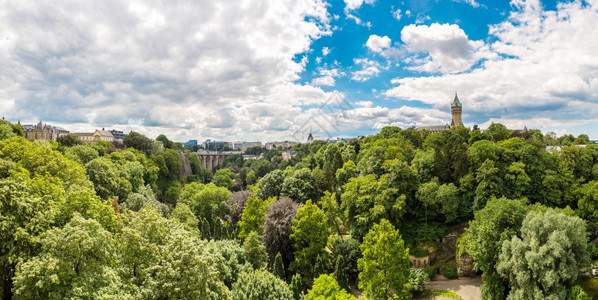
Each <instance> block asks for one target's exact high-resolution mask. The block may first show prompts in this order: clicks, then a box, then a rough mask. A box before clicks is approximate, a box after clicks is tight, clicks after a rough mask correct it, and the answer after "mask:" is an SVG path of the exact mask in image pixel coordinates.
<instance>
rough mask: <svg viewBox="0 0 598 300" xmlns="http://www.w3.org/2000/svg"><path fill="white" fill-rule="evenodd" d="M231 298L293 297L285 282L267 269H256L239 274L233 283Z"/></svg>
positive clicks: (245, 299)
mask: <svg viewBox="0 0 598 300" xmlns="http://www.w3.org/2000/svg"><path fill="white" fill-rule="evenodd" d="M232 293H233V297H232V299H233V300H281V299H293V293H292V292H291V290H290V289H289V286H288V285H287V283H286V282H284V281H282V280H281V279H280V278H278V277H276V276H274V275H273V274H272V273H270V272H267V271H261V270H256V271H253V272H249V273H243V274H241V276H240V278H239V280H238V281H237V282H236V283H235V284H234V285H233V290H232Z"/></svg>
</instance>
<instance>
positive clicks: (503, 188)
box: [0, 121, 598, 300]
mask: <svg viewBox="0 0 598 300" xmlns="http://www.w3.org/2000/svg"><path fill="white" fill-rule="evenodd" d="M0 122H1V123H0V281H1V284H0V294H1V295H3V296H2V297H3V299H12V298H14V299H277V300H279V299H355V296H354V295H359V294H362V295H363V297H365V298H366V299H409V298H411V297H413V296H415V295H421V294H422V293H423V292H424V284H425V283H426V282H428V280H429V279H430V277H431V276H433V275H434V274H435V273H438V272H440V273H442V274H444V276H446V277H447V278H455V277H456V276H457V273H456V269H457V262H456V260H455V257H458V256H463V255H467V256H469V257H471V259H472V260H473V267H474V270H475V272H477V273H478V274H480V275H481V276H482V279H483V285H482V288H481V289H482V296H483V298H484V299H505V298H507V299H591V298H590V296H589V295H588V294H587V293H586V292H585V291H584V290H583V289H582V288H581V287H580V285H579V284H580V280H581V279H582V278H583V276H584V274H585V271H584V270H586V269H587V268H588V267H590V265H591V262H592V260H594V259H597V258H598V248H597V247H596V246H595V244H593V243H592V242H591V241H594V240H596V238H597V234H598V230H597V228H598V227H597V226H596V224H597V222H598V144H594V143H593V142H591V141H589V139H588V136H586V135H580V136H578V137H574V136H572V135H564V136H561V137H558V138H557V137H556V136H555V134H554V133H548V134H542V133H541V132H540V131H539V130H529V131H512V130H509V129H507V128H506V127H505V126H504V125H502V124H499V123H494V124H492V125H491V126H490V127H489V128H488V129H486V130H483V131H482V130H479V129H478V128H477V126H476V127H474V128H473V129H472V130H471V129H468V128H465V127H462V126H460V127H455V128H452V129H450V130H445V131H442V132H440V133H435V134H430V133H429V132H427V131H426V130H417V129H415V128H408V129H404V130H403V129H400V128H397V127H385V128H383V129H382V130H381V131H380V132H379V133H378V134H376V135H371V136H368V137H365V138H363V139H352V140H350V141H349V142H348V143H343V142H339V143H326V142H323V141H315V142H313V143H311V144H301V145H297V146H294V147H293V148H292V149H271V150H266V149H265V148H260V147H255V148H250V149H248V150H247V152H246V153H247V154H253V155H257V156H258V157H259V158H258V159H248V160H244V159H243V156H242V155H232V156H230V157H228V158H227V159H226V161H225V163H224V166H223V167H222V168H220V169H218V170H215V171H212V170H202V169H201V163H200V160H199V157H198V156H197V154H196V153H194V152H191V151H189V150H187V149H184V148H183V147H182V146H181V144H180V143H176V142H173V141H171V140H169V139H168V138H167V137H166V136H164V135H160V136H158V137H157V138H156V140H155V141H154V140H152V139H150V138H148V137H145V136H143V135H141V134H139V133H135V132H131V133H129V134H128V135H126V136H125V138H124V140H123V142H122V143H106V142H98V143H96V144H82V143H81V142H79V140H78V139H77V138H76V136H73V135H66V136H63V137H60V138H59V139H58V141H52V140H49V141H46V140H33V141H30V140H27V139H25V138H23V137H22V135H23V132H22V128H20V126H19V125H17V124H11V123H9V122H6V121H0ZM548 146H558V147H548ZM285 151H287V153H291V155H290V159H286V160H285V159H283V153H284V152H285ZM181 153H183V154H184V155H187V157H188V160H189V163H190V166H191V170H192V171H193V174H194V175H192V176H186V177H182V176H181V168H182V163H181V159H180V155H181ZM288 157H289V156H287V158H288ZM458 226H464V227H467V229H466V230H465V231H464V233H463V234H462V235H460V237H459V238H458V240H457V246H456V253H448V256H449V257H451V259H450V260H444V261H439V262H437V263H436V264H434V265H433V266H429V267H427V268H414V267H411V261H410V258H409V256H410V255H412V256H415V257H421V256H426V255H429V254H430V252H431V251H438V249H441V247H440V246H439V239H440V238H441V237H443V236H445V235H446V234H448V233H449V232H451V230H453V228H455V227H458ZM444 254H445V256H446V255H447V253H444Z"/></svg>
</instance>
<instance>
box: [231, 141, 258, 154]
mask: <svg viewBox="0 0 598 300" xmlns="http://www.w3.org/2000/svg"><path fill="white" fill-rule="evenodd" d="M261 146H262V142H244V141H243V142H234V143H233V149H234V150H235V151H241V152H245V151H246V150H247V149H249V148H251V147H261Z"/></svg>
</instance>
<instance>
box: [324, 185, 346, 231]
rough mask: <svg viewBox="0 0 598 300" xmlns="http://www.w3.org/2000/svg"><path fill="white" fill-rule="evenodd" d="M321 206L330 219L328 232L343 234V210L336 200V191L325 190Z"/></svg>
mask: <svg viewBox="0 0 598 300" xmlns="http://www.w3.org/2000/svg"><path fill="white" fill-rule="evenodd" d="M320 206H321V207H322V211H323V212H324V214H325V215H326V219H327V220H328V232H329V233H330V234H336V233H338V235H339V236H340V235H342V233H341V228H342V225H343V219H342V218H343V217H344V216H343V212H342V210H341V209H340V207H339V205H338V202H337V201H336V193H332V194H331V193H330V192H329V191H325V192H324V196H322V198H320Z"/></svg>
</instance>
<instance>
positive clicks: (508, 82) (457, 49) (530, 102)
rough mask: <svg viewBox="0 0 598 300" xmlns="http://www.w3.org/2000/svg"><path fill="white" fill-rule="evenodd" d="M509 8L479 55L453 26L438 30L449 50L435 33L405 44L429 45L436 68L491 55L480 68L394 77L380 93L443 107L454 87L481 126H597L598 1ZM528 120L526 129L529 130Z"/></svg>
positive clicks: (467, 114)
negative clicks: (492, 123) (491, 123)
mask: <svg viewBox="0 0 598 300" xmlns="http://www.w3.org/2000/svg"><path fill="white" fill-rule="evenodd" d="M512 5H513V7H514V8H515V11H513V12H512V13H511V14H510V16H509V18H508V20H507V21H505V22H503V23H500V24H497V25H494V26H491V28H490V34H491V35H492V36H493V37H492V38H491V39H490V40H495V41H494V42H492V43H491V44H489V45H485V46H483V47H485V49H483V50H479V49H482V48H483V47H482V48H478V52H483V53H481V54H480V53H476V52H475V49H476V45H475V44H473V45H472V42H471V41H468V40H466V36H464V33H461V32H460V29H458V30H457V29H456V28H454V29H453V30H451V31H447V32H448V33H451V34H447V32H445V33H444V34H445V35H440V36H446V37H447V38H445V39H438V40H440V41H451V42H450V43H449V42H447V43H446V46H447V47H448V45H453V46H454V45H455V44H456V46H454V47H452V48H451V49H446V48H443V47H441V46H440V45H443V43H435V39H433V38H428V39H418V40H416V41H414V42H413V43H412V44H408V45H411V46H412V47H415V49H419V51H423V50H422V49H428V51H429V52H430V57H431V60H430V61H429V62H432V63H433V64H434V67H439V68H444V67H446V69H453V70H459V69H460V68H459V67H458V66H459V64H455V63H454V62H455V61H460V62H461V63H463V64H467V63H471V61H472V60H475V59H478V58H479V57H481V56H483V55H489V56H488V57H490V58H491V59H489V60H487V61H483V62H482V64H481V66H480V67H479V68H475V69H473V70H471V71H469V72H465V73H460V74H444V75H440V76H434V77H417V78H415V77H409V78H397V79H395V80H393V81H392V82H393V83H394V84H396V85H397V86H396V87H394V88H392V89H390V90H387V91H386V92H385V94H386V95H387V96H391V97H396V98H400V99H405V100H417V101H422V102H425V103H429V104H434V105H435V108H438V109H444V110H448V106H449V104H450V98H451V96H452V91H454V90H458V91H459V97H460V99H461V101H462V103H463V105H464V114H465V116H464V120H465V121H466V120H467V119H468V118H469V119H470V120H473V121H476V120H477V121H479V122H480V123H483V122H486V121H487V120H488V119H490V118H494V119H495V120H505V121H507V120H508V122H509V124H513V126H519V127H521V126H520V123H517V124H519V125H517V124H516V123H514V122H515V121H517V120H536V121H534V122H536V123H535V124H537V125H541V124H542V123H544V124H545V128H548V129H552V130H555V131H556V130H557V129H558V128H556V127H559V128H561V129H562V128H563V127H565V128H571V127H572V126H581V125H583V124H596V123H598V117H596V116H597V115H598V101H597V100H596V99H598V60H596V53H598V36H596V35H595V32H594V31H595V30H594V28H595V20H596V19H598V10H597V8H598V4H582V3H580V2H571V3H561V4H559V5H558V6H557V10H556V11H544V10H542V8H541V6H540V4H539V2H538V1H527V2H523V1H512ZM421 36H426V35H425V34H422V35H421ZM429 43H431V44H432V46H431V45H430V44H429ZM438 44H440V45H438ZM434 51H438V53H436V52H434ZM476 55H477V58H476ZM492 55H494V58H492ZM449 58H453V62H451V61H449ZM496 116H502V117H500V118H497V117H496ZM530 117H531V119H530ZM521 123H527V122H526V121H524V122H521ZM529 124H532V125H528V128H533V127H535V126H534V125H533V124H534V123H532V122H530V123H529ZM568 130H569V129H568Z"/></svg>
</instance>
